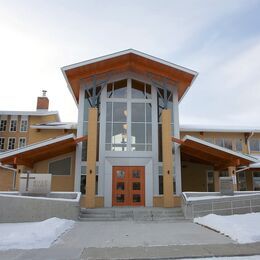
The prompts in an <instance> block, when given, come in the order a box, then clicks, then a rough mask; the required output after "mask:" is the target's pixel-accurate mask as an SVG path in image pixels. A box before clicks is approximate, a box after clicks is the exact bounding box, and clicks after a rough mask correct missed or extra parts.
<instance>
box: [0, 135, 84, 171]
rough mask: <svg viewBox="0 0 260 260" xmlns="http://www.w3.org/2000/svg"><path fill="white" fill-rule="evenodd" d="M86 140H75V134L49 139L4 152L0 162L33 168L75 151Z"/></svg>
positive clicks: (82, 138) (0, 156)
mask: <svg viewBox="0 0 260 260" xmlns="http://www.w3.org/2000/svg"><path fill="white" fill-rule="evenodd" d="M86 139H87V136H84V137H81V138H75V136H74V134H69V135H65V136H60V137H57V138H52V139H48V140H46V141H43V142H39V143H35V144H32V145H28V146H25V147H23V148H18V149H15V150H11V151H7V152H4V153H2V154H1V155H0V162H1V163H2V164H7V165H25V166H27V167H29V168H32V167H33V164H34V163H36V162H39V161H43V160H47V159H49V158H53V157H56V156H59V155H62V154H66V153H69V152H72V151H74V150H75V148H76V145H77V143H79V142H82V141H84V140H86Z"/></svg>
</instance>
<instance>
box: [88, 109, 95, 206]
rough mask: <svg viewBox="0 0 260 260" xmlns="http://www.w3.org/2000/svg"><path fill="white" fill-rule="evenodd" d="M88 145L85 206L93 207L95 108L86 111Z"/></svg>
mask: <svg viewBox="0 0 260 260" xmlns="http://www.w3.org/2000/svg"><path fill="white" fill-rule="evenodd" d="M88 113H89V114H88V145H87V149H88V150H87V172H86V174H87V175H86V207H87V208H94V207H95V193H96V190H95V188H96V154H97V108H89V112H88Z"/></svg>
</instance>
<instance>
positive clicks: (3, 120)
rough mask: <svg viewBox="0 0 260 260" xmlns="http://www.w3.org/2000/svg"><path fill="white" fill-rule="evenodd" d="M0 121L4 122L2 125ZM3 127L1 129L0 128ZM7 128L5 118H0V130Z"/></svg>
mask: <svg viewBox="0 0 260 260" xmlns="http://www.w3.org/2000/svg"><path fill="white" fill-rule="evenodd" d="M2 122H5V124H3V125H2ZM2 127H3V129H2ZM6 129H7V119H1V120H0V132H5V131H6Z"/></svg>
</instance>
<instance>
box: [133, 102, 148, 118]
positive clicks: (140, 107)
mask: <svg viewBox="0 0 260 260" xmlns="http://www.w3.org/2000/svg"><path fill="white" fill-rule="evenodd" d="M132 122H145V104H144V103H132Z"/></svg>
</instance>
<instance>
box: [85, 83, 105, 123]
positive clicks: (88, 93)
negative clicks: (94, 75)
mask: <svg viewBox="0 0 260 260" xmlns="http://www.w3.org/2000/svg"><path fill="white" fill-rule="evenodd" d="M100 91H101V87H100V86H97V87H96V95H97V99H96V100H95V99H94V98H93V95H94V90H93V88H89V89H86V90H85V99H84V115H83V120H84V121H88V112H89V108H91V107H94V106H96V107H97V109H98V120H99V116H100V111H99V108H100ZM95 102H96V105H95V104H94V103H95Z"/></svg>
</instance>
